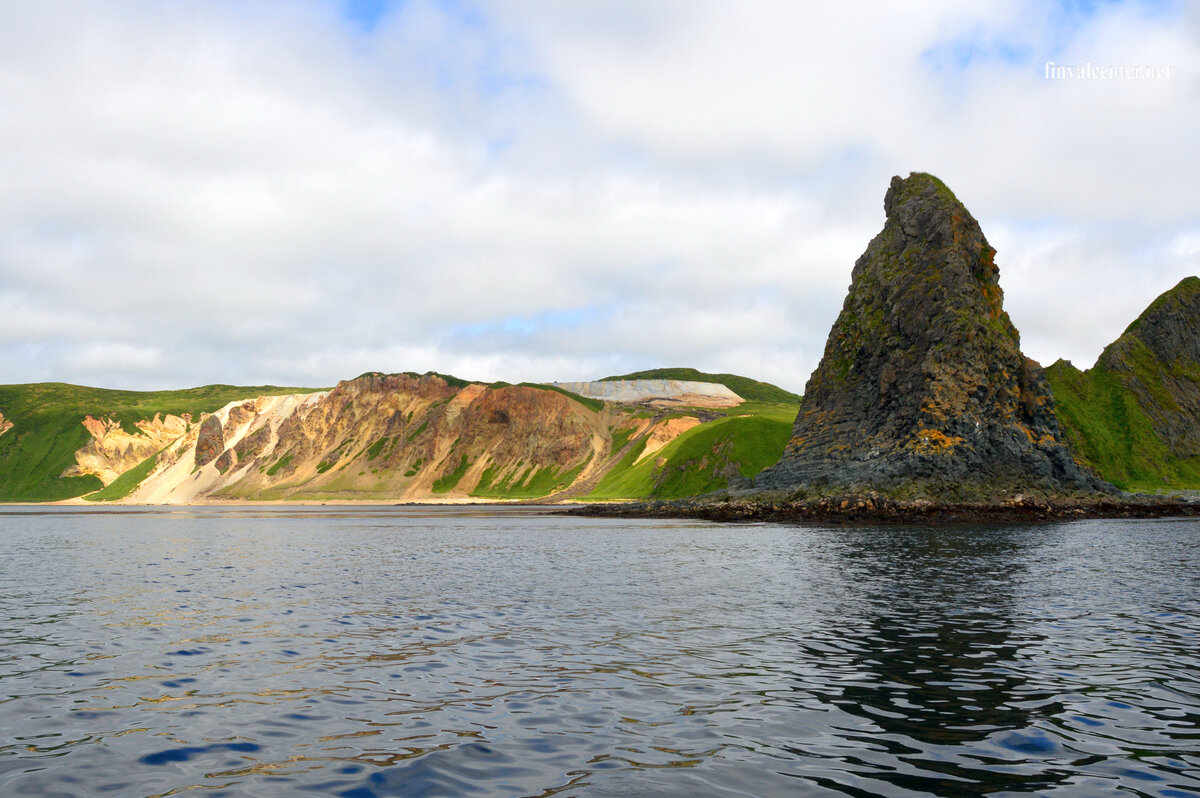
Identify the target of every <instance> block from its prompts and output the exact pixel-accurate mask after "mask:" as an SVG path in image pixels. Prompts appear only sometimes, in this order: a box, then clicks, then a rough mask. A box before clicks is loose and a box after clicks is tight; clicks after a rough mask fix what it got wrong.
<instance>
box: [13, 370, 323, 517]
mask: <svg viewBox="0 0 1200 798" xmlns="http://www.w3.org/2000/svg"><path fill="white" fill-rule="evenodd" d="M313 390H319V389H313V388H280V387H277V386H274V385H258V386H248V387H237V386H233V385H205V386H203V387H200V388H189V389H185V390H180V391H114V390H107V389H104V388H87V387H84V386H80V385H68V384H66V383H61V382H44V383H32V384H28V385H0V413H3V414H4V417H5V418H7V419H9V420H11V421H12V423H13V428H12V429H11V430H9V431H8V432H7V433H6V434H4V435H0V501H10V502H11V501H30V502H43V501H58V500H61V499H69V498H72V497H75V496H81V495H83V494H85V493H91V492H92V491H95V490H99V489H101V488H103V487H104V485H103V484H102V483H101V482H100V480H99V479H98V478H96V477H93V476H85V477H61V476H60V474H62V472H63V471H64V470H66V469H67V468H68V467H70V466H71V465H73V464H74V463H75V452H76V450H78V449H79V448H80V447H82V446H84V445H85V444H86V443H87V442H88V440H89V439H90V436H89V435H88V432H87V430H85V429H84V428H83V423H82V422H83V418H84V416H87V415H91V416H94V417H97V418H101V417H111V418H114V419H116V420H117V421H119V422H120V423H121V426H122V427H123V428H124V429H125V430H126V431H128V432H131V433H132V432H136V431H137V427H136V426H134V423H135V422H136V421H139V420H141V419H147V418H152V417H153V416H154V414H155V413H164V414H165V413H174V414H175V415H179V414H181V413H192V414H193V415H196V414H198V413H202V412H207V413H211V412H213V411H214V410H217V409H219V408H221V407H223V406H224V405H227V404H229V403H230V402H232V401H234V400H237V399H248V398H251V397H254V396H260V395H264V394H281V393H305V392H310V391H313ZM139 467H141V466H139Z"/></svg>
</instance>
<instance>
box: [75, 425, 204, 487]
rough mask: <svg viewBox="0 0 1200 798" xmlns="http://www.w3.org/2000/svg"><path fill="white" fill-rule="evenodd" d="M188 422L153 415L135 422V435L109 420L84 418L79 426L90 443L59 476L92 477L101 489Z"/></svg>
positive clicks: (172, 437)
mask: <svg viewBox="0 0 1200 798" xmlns="http://www.w3.org/2000/svg"><path fill="white" fill-rule="evenodd" d="M189 419H190V416H189V417H188V418H184V417H181V416H176V415H172V414H168V415H166V416H165V417H164V416H163V415H162V414H155V416H154V417H153V418H149V419H141V420H139V421H137V422H136V424H135V425H134V426H135V427H136V429H137V432H134V433H130V432H127V431H126V430H125V429H124V428H123V427H122V426H121V424H120V422H119V421H117V420H115V419H113V418H93V417H92V416H85V417H84V419H83V426H84V428H85V429H86V430H87V431H88V435H90V436H91V440H90V441H88V443H87V445H86V446H84V447H83V448H81V449H79V450H77V451H76V452H75V464H74V465H73V466H71V467H70V468H68V469H66V470H65V471H63V476H64V477H74V476H83V475H86V474H92V475H94V476H96V477H98V478H99V479H100V481H101V482H102V483H104V484H105V485H109V484H112V482H113V480H115V479H116V478H117V477H118V476H120V475H121V474H123V473H125V472H126V471H128V470H129V469H131V468H133V467H134V466H136V465H137V464H138V463H140V462H142V461H143V460H145V459H146V458H147V457H149V456H150V455H152V454H155V453H156V452H158V451H160V450H161V449H162V448H163V447H164V446H166V445H167V444H169V443H171V442H172V441H174V440H176V439H178V438H179V436H181V435H183V434H184V433H185V432H186V431H187V428H188V423H189Z"/></svg>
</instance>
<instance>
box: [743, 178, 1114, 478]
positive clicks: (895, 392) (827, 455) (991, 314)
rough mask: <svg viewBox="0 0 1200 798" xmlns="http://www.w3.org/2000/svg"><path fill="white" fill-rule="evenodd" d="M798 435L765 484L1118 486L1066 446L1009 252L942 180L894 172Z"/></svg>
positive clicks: (810, 392)
mask: <svg viewBox="0 0 1200 798" xmlns="http://www.w3.org/2000/svg"><path fill="white" fill-rule="evenodd" d="M884 207H885V210H886V212H887V221H886V223H885V225H884V228H883V230H882V231H881V232H880V233H879V234H878V235H877V236H876V237H875V238H874V239H873V240H872V241H871V243H870V244H869V245H868V247H867V250H866V252H864V253H863V255H862V256H861V257H860V258H859V259H858V261H857V262H856V263H855V266H854V271H853V275H852V282H851V285H850V289H849V293H848V295H847V297H846V300H845V303H844V305H843V307H842V312H841V314H840V315H839V316H838V319H837V321H836V322H835V324H834V326H833V329H832V330H831V331H830V334H829V338H828V341H827V342H826V345H825V353H824V356H823V357H822V359H821V363H820V365H819V366H818V367H817V369H816V371H815V372H814V373H813V375H812V377H811V379H810V380H809V382H808V386H807V388H806V390H805V396H804V404H803V405H802V407H801V411H800V413H799V415H798V416H797V419H796V423H795V426H794V428H793V434H792V438H791V441H790V442H789V444H788V446H787V449H786V451H785V453H784V456H783V459H782V460H781V461H780V462H779V464H778V465H776V466H774V467H772V468H770V469H768V470H767V471H765V472H763V474H762V475H761V476H760V477H759V479H758V480H757V482H756V484H757V486H759V487H762V488H767V489H789V488H795V487H801V486H830V487H834V488H837V489H840V490H846V489H849V490H862V489H877V490H881V491H888V492H891V493H893V494H898V495H915V496H929V497H936V498H952V497H966V496H971V497H974V496H978V495H980V494H988V495H991V494H999V493H1000V492H1001V491H1016V492H1035V493H1044V494H1054V493H1064V492H1065V493H1076V492H1090V491H1095V490H1100V489H1105V488H1106V487H1107V486H1105V485H1104V484H1103V483H1102V482H1100V480H1098V479H1097V478H1096V477H1095V476H1094V475H1092V474H1091V473H1090V472H1089V471H1087V470H1086V469H1084V468H1082V467H1081V466H1079V465H1078V464H1077V463H1076V462H1075V461H1074V460H1073V458H1072V456H1071V454H1070V452H1069V451H1068V449H1067V447H1066V446H1065V445H1064V443H1063V441H1062V438H1061V434H1060V432H1059V428H1058V424H1057V421H1056V419H1055V416H1054V403H1053V398H1052V397H1051V394H1050V391H1049V389H1048V388H1047V385H1046V382H1045V380H1044V378H1043V375H1042V372H1041V369H1040V367H1039V366H1038V365H1037V364H1036V363H1035V362H1033V361H1032V360H1030V359H1029V358H1027V357H1025V356H1024V355H1023V354H1022V353H1021V350H1020V345H1019V338H1018V334H1017V331H1016V329H1015V328H1014V327H1013V325H1012V322H1011V321H1010V320H1009V318H1008V314H1007V313H1005V312H1004V309H1003V306H1002V293H1001V290H1000V286H999V274H998V270H997V268H996V264H995V261H994V257H995V250H994V249H992V247H991V246H990V245H989V244H988V243H987V240H986V239H985V238H984V236H983V232H982V231H981V230H980V228H979V224H978V222H976V221H975V219H974V218H973V217H972V216H971V214H970V213H969V212H968V211H967V209H966V208H965V207H963V205H962V204H961V203H960V202H959V201H958V200H957V198H956V197H955V196H954V195H953V194H952V193H951V192H950V190H949V189H948V188H946V186H945V185H944V184H942V183H941V181H939V180H938V179H937V178H935V177H933V176H931V175H926V174H919V173H914V174H912V175H910V176H909V177H908V178H907V179H901V178H899V177H896V178H893V179H892V183H891V186H890V187H889V189H888V192H887V196H886V198H885V200H884Z"/></svg>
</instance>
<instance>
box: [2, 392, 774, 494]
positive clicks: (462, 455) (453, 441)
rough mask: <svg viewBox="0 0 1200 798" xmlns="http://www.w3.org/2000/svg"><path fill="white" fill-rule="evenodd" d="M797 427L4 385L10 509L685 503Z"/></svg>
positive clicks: (615, 409) (284, 396)
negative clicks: (53, 504) (85, 502)
mask: <svg viewBox="0 0 1200 798" xmlns="http://www.w3.org/2000/svg"><path fill="white" fill-rule="evenodd" d="M750 383H753V381H749V380H747V381H746V384H750ZM760 385H764V384H760ZM766 388H768V389H770V388H773V386H766ZM776 390H778V389H776ZM784 393H786V392H784ZM795 413H796V406H795V405H794V404H793V405H775V404H766V403H763V402H746V403H742V404H741V405H739V406H738V407H736V408H730V409H729V410H727V411H724V412H723V411H720V410H714V409H712V408H706V407H695V408H692V407H686V406H684V407H679V406H671V407H667V408H664V407H660V406H656V405H654V404H652V403H647V404H642V403H620V402H604V401H599V400H597V399H591V398H586V397H582V396H578V395H575V394H573V393H571V392H570V391H566V390H563V389H562V388H559V387H555V386H552V385H536V384H520V385H510V384H507V383H493V384H490V385H485V384H481V383H471V382H468V381H466V380H461V379H457V378H454V377H449V376H444V375H438V374H433V373H429V374H424V375H417V374H412V373H405V374H391V375H388V374H381V373H375V372H372V373H367V374H364V375H361V376H360V377H358V378H355V379H353V380H347V381H344V382H342V383H339V384H338V386H336V387H335V388H334V389H332V390H330V391H309V390H295V389H290V390H289V389H280V388H271V387H267V388H263V389H260V388H236V387H232V386H208V387H206V388H199V389H193V390H190V391H174V392H158V393H137V392H122V391H105V390H101V389H91V388H80V387H76V386H55V385H49V386H47V385H28V386H4V387H3V388H0V469H4V470H3V471H0V473H3V474H4V475H5V477H6V479H5V480H4V482H3V485H4V491H5V492H4V494H3V496H2V498H3V499H4V500H9V501H14V500H24V501H50V500H58V499H63V498H71V497H76V496H84V495H86V498H88V499H90V500H97V501H124V502H132V503H177V502H190V501H201V500H240V499H251V500H281V499H282V500H312V501H328V500H348V501H354V500H392V499H395V500H405V501H428V500H433V499H440V500H493V499H495V500H510V499H539V498H545V497H551V498H566V497H578V496H582V495H584V494H588V493H593V494H595V495H601V494H600V493H596V491H597V490H598V487H597V486H603V491H602V495H604V496H606V497H620V498H644V497H654V496H667V495H670V496H677V495H691V494H692V493H695V492H704V491H707V490H716V489H720V488H723V487H726V486H729V485H731V484H741V482H744V481H745V480H746V479H747V478H748V477H751V476H753V474H754V473H756V472H757V471H758V470H760V469H761V468H762V467H764V466H765V465H767V464H769V463H770V462H773V461H774V460H775V459H777V458H778V456H779V454H780V452H781V451H782V448H783V442H784V441H785V440H786V430H787V429H788V428H789V427H790V421H791V419H792V418H794V417H795ZM10 424H11V426H10ZM660 450H661V451H660ZM643 454H646V455H647V457H640V455H643ZM649 454H654V456H653V457H649V456H648V455H649ZM631 455H632V456H631ZM631 474H632V475H631ZM9 475H12V476H11V477H10V476H9ZM622 475H624V476H622Z"/></svg>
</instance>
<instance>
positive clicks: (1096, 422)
mask: <svg viewBox="0 0 1200 798" xmlns="http://www.w3.org/2000/svg"><path fill="white" fill-rule="evenodd" d="M1150 376H1152V375H1146V378H1149V377H1150ZM1046 379H1047V381H1048V382H1049V383H1050V390H1051V391H1052V392H1053V394H1054V404H1055V413H1056V415H1057V416H1058V421H1059V424H1060V425H1061V426H1062V428H1063V431H1064V432H1065V433H1066V435H1067V439H1068V440H1069V441H1070V443H1071V448H1072V450H1073V452H1074V453H1075V456H1076V457H1078V458H1079V459H1080V460H1081V461H1082V462H1083V463H1085V464H1086V465H1088V466H1091V468H1093V469H1094V470H1095V471H1096V472H1097V473H1098V474H1100V476H1102V477H1104V478H1105V479H1106V480H1108V481H1109V482H1111V483H1113V484H1114V485H1116V486H1117V487H1119V488H1122V489H1125V490H1139V491H1160V490H1163V489H1164V488H1200V458H1187V459H1181V458H1178V457H1175V456H1174V455H1172V453H1171V451H1170V450H1169V449H1168V448H1167V445H1166V444H1165V443H1164V442H1163V440H1162V438H1161V437H1160V436H1159V435H1158V433H1157V432H1156V431H1155V429H1154V425H1153V424H1152V423H1151V421H1150V419H1149V418H1148V417H1147V416H1146V413H1145V412H1144V411H1143V410H1142V407H1141V404H1140V403H1139V402H1138V399H1137V397H1136V396H1135V395H1134V393H1133V392H1132V391H1130V390H1128V389H1127V388H1126V387H1125V386H1124V385H1123V384H1122V381H1121V377H1120V375H1118V374H1115V373H1113V372H1111V371H1109V370H1107V369H1105V368H1104V367H1103V366H1100V365H1097V366H1096V367H1095V368H1092V369H1089V370H1088V371H1080V370H1079V369H1077V368H1075V367H1074V366H1072V365H1071V364H1070V363H1068V362H1066V361H1064V360H1060V361H1058V362H1057V363H1054V364H1053V365H1051V366H1050V367H1049V368H1047V369H1046Z"/></svg>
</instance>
